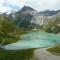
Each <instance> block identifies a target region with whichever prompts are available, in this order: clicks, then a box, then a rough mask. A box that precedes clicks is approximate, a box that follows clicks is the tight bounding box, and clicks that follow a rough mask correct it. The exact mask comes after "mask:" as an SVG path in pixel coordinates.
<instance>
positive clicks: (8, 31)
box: [0, 17, 25, 45]
mask: <svg viewBox="0 0 60 60" xmlns="http://www.w3.org/2000/svg"><path fill="white" fill-rule="evenodd" d="M24 33H25V32H24V30H23V29H22V28H21V29H20V28H19V27H17V26H15V25H14V24H12V23H11V22H9V21H8V20H7V19H6V18H4V17H0V44H2V45H4V44H9V43H12V42H15V41H17V40H19V37H20V35H21V34H24Z"/></svg>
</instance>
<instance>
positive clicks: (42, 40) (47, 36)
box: [3, 31, 60, 50]
mask: <svg viewBox="0 0 60 60" xmlns="http://www.w3.org/2000/svg"><path fill="white" fill-rule="evenodd" d="M57 44H60V36H59V35H55V34H51V33H46V32H40V31H38V32H29V33H28V34H25V35H22V36H21V40H19V41H18V42H16V43H12V44H8V45H6V46H4V47H3V48H4V49H6V50H17V49H29V48H43V47H52V46H55V45H57Z"/></svg>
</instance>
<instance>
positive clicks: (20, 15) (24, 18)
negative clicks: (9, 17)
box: [15, 6, 37, 28]
mask: <svg viewBox="0 0 60 60" xmlns="http://www.w3.org/2000/svg"><path fill="white" fill-rule="evenodd" d="M36 13H37V11H36V10H35V9H33V8H31V7H29V6H24V7H23V8H22V9H21V10H19V11H18V12H16V15H15V19H16V21H15V24H16V25H17V26H19V27H23V28H31V19H32V18H33V16H34V15H36Z"/></svg>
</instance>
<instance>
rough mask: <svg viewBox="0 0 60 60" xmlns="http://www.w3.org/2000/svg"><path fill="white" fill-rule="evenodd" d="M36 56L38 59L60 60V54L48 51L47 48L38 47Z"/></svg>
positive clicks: (35, 52)
mask: <svg viewBox="0 0 60 60" xmlns="http://www.w3.org/2000/svg"><path fill="white" fill-rule="evenodd" d="M34 57H35V58H36V60H60V56H56V55H53V54H52V53H50V52H48V51H46V48H41V49H36V50H35V51H34Z"/></svg>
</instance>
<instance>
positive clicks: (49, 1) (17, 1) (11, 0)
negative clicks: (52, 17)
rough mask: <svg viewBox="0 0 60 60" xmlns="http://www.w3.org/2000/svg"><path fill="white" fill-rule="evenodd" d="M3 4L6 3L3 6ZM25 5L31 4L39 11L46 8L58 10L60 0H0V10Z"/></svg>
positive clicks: (18, 7)
mask: <svg viewBox="0 0 60 60" xmlns="http://www.w3.org/2000/svg"><path fill="white" fill-rule="evenodd" d="M3 4H6V5H5V6H3ZM9 4H10V5H9ZM24 5H28V6H31V7H33V8H34V9H36V10H38V11H42V10H46V9H50V10H57V9H60V0H0V11H4V10H5V11H6V10H11V9H20V8H22V7H23V6H24ZM15 7H17V8H15Z"/></svg>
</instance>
